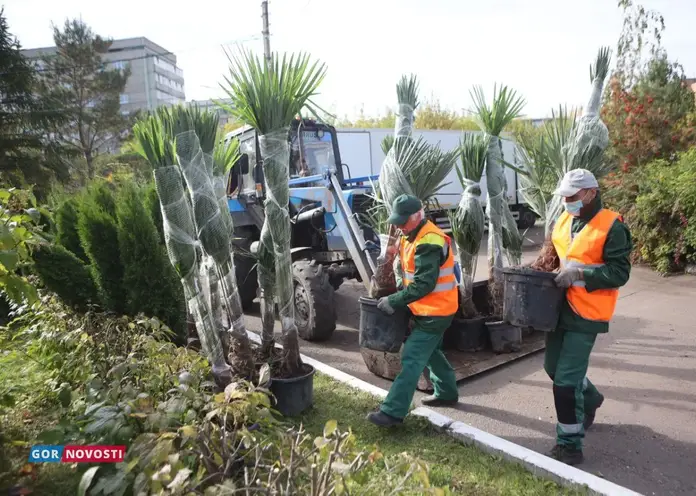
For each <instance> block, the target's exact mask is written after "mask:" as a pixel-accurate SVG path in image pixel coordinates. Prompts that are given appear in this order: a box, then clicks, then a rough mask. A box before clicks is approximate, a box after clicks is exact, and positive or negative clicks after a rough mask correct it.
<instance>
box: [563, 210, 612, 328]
mask: <svg viewBox="0 0 696 496" xmlns="http://www.w3.org/2000/svg"><path fill="white" fill-rule="evenodd" d="M617 220H621V221H623V218H622V217H621V215H620V214H618V213H616V212H613V211H611V210H608V209H605V208H603V209H601V210H600V211H599V212H597V214H596V215H595V216H594V217H593V218H592V219H591V220H590V221H589V222H588V223H587V224H586V225H585V227H583V228H582V230H580V232H579V233H577V234H576V235H575V237H574V238H573V234H572V225H573V216H572V215H570V214H569V213H568V212H563V213H562V214H561V217H560V218H559V219H558V222H557V223H556V226H555V227H554V229H553V234H552V240H553V246H554V247H555V248H556V253H558V257H559V258H560V260H561V269H565V268H580V269H584V268H592V267H601V266H602V265H604V255H603V253H604V243H605V242H606V240H607V235H608V234H609V231H610V230H611V226H613V225H614V222H616V221H617ZM566 298H567V299H568V303H569V304H570V308H572V309H573V311H574V312H575V313H576V314H577V315H579V316H580V317H582V318H583V319H586V320H592V321H595V322H609V321H610V320H611V317H612V315H614V309H615V308H616V301H617V300H618V299H619V290H618V288H613V289H598V290H595V291H592V292H591V293H590V292H588V291H587V290H586V289H585V281H576V282H575V283H573V285H572V286H571V287H570V288H568V291H567V293H566Z"/></svg>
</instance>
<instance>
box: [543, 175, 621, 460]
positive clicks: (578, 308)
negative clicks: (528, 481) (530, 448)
mask: <svg viewBox="0 0 696 496" xmlns="http://www.w3.org/2000/svg"><path fill="white" fill-rule="evenodd" d="M554 194H556V195H559V196H562V197H563V206H564V208H565V211H564V212H563V213H562V214H561V216H560V217H559V219H558V220H557V221H556V225H555V226H554V229H553V233H552V241H553V246H554V248H555V249H556V253H557V254H558V258H559V265H560V267H558V268H559V269H560V272H559V274H558V276H557V277H556V284H557V285H558V286H560V287H562V288H567V292H566V299H565V302H564V305H563V307H562V310H561V314H560V317H559V320H558V325H557V328H556V330H555V331H553V332H549V333H547V336H546V354H545V358H544V369H545V370H546V373H547V374H548V375H549V377H550V378H551V380H552V381H553V397H554V403H555V405H556V416H557V418H558V423H557V424H556V445H555V446H554V448H553V449H552V450H551V452H550V453H549V456H551V457H553V458H555V459H557V460H559V461H562V462H564V463H567V464H569V465H576V464H578V463H581V462H582V461H583V453H582V444H583V439H584V437H585V431H586V430H587V429H588V428H589V427H590V426H591V425H592V423H593V422H594V419H595V415H596V413H597V409H598V408H599V407H600V406H601V405H602V403H603V402H604V396H603V395H602V394H601V393H600V392H599V391H597V388H596V387H595V386H594V385H593V384H592V383H591V382H590V380H589V379H588V378H587V367H588V365H589V359H590V352H591V351H592V347H593V346H594V344H595V340H596V339H597V334H600V333H605V332H608V331H609V321H610V320H611V317H612V315H614V308H615V307H616V301H617V299H618V297H619V289H618V288H619V287H621V286H623V285H625V284H626V283H627V282H628V278H629V275H630V273H631V261H630V254H631V251H632V249H633V245H632V242H631V234H630V232H629V230H628V227H626V225H625V224H624V223H623V219H622V217H621V215H619V214H618V213H616V212H613V211H611V210H608V209H606V208H603V207H602V201H601V198H600V195H599V184H598V183H597V179H596V178H595V176H594V175H593V174H592V173H591V172H590V171H588V170H585V169H575V170H571V171H569V172H568V173H567V174H566V175H565V176H564V177H563V179H562V180H561V184H560V186H559V187H558V189H557V190H556V191H555V193H554ZM533 266H534V264H533Z"/></svg>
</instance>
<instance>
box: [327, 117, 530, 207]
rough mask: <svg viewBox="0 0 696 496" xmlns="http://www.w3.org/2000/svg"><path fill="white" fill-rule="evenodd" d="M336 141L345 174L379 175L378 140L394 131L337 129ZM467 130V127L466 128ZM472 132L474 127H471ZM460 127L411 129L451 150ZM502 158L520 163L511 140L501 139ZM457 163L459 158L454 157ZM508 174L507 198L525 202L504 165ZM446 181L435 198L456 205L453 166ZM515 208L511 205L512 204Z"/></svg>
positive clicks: (456, 181)
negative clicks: (450, 129)
mask: <svg viewBox="0 0 696 496" xmlns="http://www.w3.org/2000/svg"><path fill="white" fill-rule="evenodd" d="M336 132H337V138H338V143H339V146H340V148H341V159H342V162H343V163H344V164H346V165H347V167H344V170H343V173H344V175H347V174H348V171H350V175H351V177H363V176H372V175H378V174H379V173H380V170H381V168H382V163H383V162H384V159H385V154H384V152H383V151H382V147H381V143H382V140H383V139H384V137H385V136H388V135H393V134H394V130H393V129H353V128H338V129H336ZM467 132H470V131H467ZM474 132H475V131H474ZM462 134H463V132H462V131H449V130H434V131H433V130H420V129H414V130H413V136H414V138H418V137H420V136H423V137H424V138H425V140H426V141H427V142H428V143H431V144H437V143H439V144H440V149H441V150H442V151H449V150H453V149H454V148H456V147H458V146H459V142H460V140H461V138H462ZM502 143H503V158H504V160H505V161H507V162H509V163H511V164H514V165H515V166H517V167H519V165H518V164H517V163H516V162H517V157H516V154H515V144H514V142H512V141H510V140H508V139H503V142H502ZM457 162H458V163H459V160H458V161H457ZM505 176H506V178H507V199H508V203H509V204H510V206H511V207H513V206H514V205H517V204H518V203H524V201H523V199H522V195H521V194H520V193H519V184H518V177H517V173H516V172H515V171H514V170H512V169H511V168H509V167H506V168H505ZM445 183H449V184H447V185H446V186H445V187H444V188H442V190H441V191H440V193H439V194H438V195H437V200H438V201H439V202H440V204H441V205H442V206H443V207H445V208H455V207H456V206H457V204H458V203H459V200H460V198H461V195H462V192H463V189H462V186H461V184H460V183H459V179H458V177H457V173H456V172H455V171H454V170H453V171H452V172H451V173H450V175H449V176H448V178H447V179H446V180H445ZM481 193H482V194H481V202H482V203H483V204H484V205H485V203H486V196H487V193H486V174H485V172H484V175H483V177H482V178H481ZM513 210H514V208H513Z"/></svg>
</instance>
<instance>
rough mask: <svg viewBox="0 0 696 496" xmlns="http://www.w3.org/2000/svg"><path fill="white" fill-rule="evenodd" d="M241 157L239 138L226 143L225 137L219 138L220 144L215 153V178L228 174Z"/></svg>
mask: <svg viewBox="0 0 696 496" xmlns="http://www.w3.org/2000/svg"><path fill="white" fill-rule="evenodd" d="M239 156H240V153H239V140H238V139H237V138H234V139H231V140H229V141H228V142H226V143H225V141H224V137H223V136H218V143H217V145H216V146H215V150H214V151H213V174H214V175H215V176H223V175H225V174H227V173H228V172H229V170H230V168H231V167H232V165H234V163H235V162H236V161H237V159H238V158H239Z"/></svg>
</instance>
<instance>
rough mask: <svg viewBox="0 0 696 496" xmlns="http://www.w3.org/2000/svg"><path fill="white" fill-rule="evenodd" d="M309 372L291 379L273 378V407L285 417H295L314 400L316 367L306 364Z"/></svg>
mask: <svg viewBox="0 0 696 496" xmlns="http://www.w3.org/2000/svg"><path fill="white" fill-rule="evenodd" d="M304 367H305V369H306V370H307V373H306V374H304V375H301V376H299V377H291V378H290V379H277V378H275V377H274V378H271V387H270V389H271V393H273V396H275V404H274V405H273V408H275V409H276V410H278V411H279V412H280V413H282V414H283V416H285V417H294V416H295V415H299V414H300V413H302V412H304V411H305V410H306V409H307V408H309V407H310V406H312V403H313V402H314V372H315V370H314V367H312V366H311V365H308V364H306V363H305V364H304Z"/></svg>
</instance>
